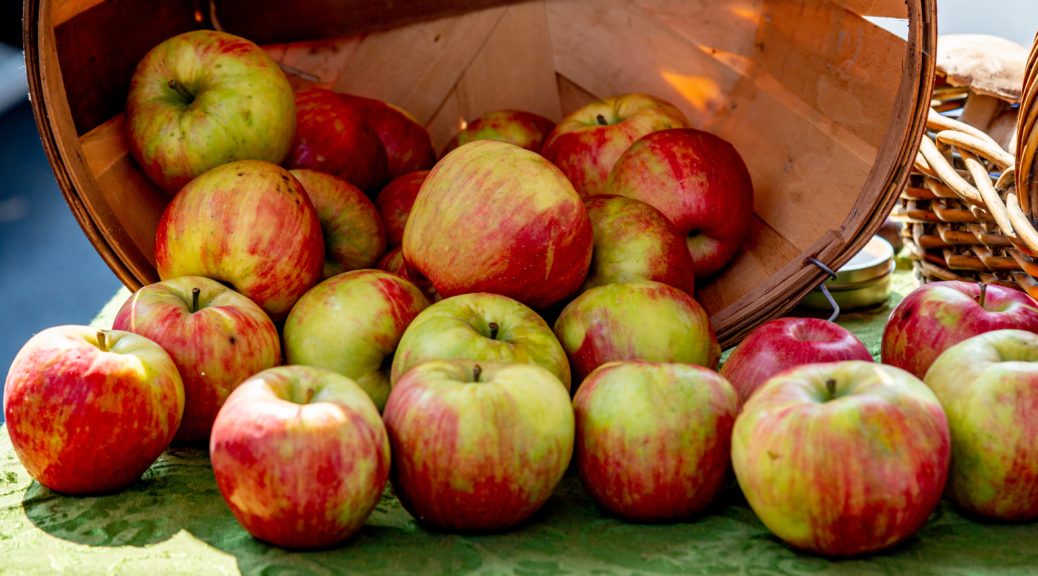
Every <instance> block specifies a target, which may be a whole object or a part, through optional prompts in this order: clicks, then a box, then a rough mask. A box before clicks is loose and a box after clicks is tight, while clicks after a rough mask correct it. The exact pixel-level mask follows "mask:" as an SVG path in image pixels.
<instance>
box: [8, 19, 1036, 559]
mask: <svg viewBox="0 0 1038 576" xmlns="http://www.w3.org/2000/svg"><path fill="white" fill-rule="evenodd" d="M125 121H126V127H127V141H128V145H129V149H130V151H131V154H132V155H133V157H134V158H135V159H136V161H137V162H138V164H139V165H140V167H141V168H142V169H143V171H144V172H145V173H146V174H147V176H148V177H149V178H150V179H151V180H152V181H153V182H154V183H155V184H157V185H158V186H160V187H161V188H163V189H165V190H166V191H168V192H169V193H170V194H171V195H172V199H171V200H170V202H169V204H168V206H167V207H166V208H165V210H164V211H163V213H162V216H161V218H160V221H159V223H158V227H157V232H156V239H155V261H156V267H157V270H158V273H159V276H160V278H161V279H162V280H161V281H160V282H157V283H155V284H152V285H149V286H145V287H143V288H141V289H140V290H138V291H137V292H136V293H135V294H133V295H132V296H131V297H130V298H129V299H128V300H127V302H126V303H125V304H124V305H123V306H122V308H121V309H120V310H119V312H118V313H117V315H116V317H115V321H114V324H113V327H112V329H111V330H94V329H90V328H87V327H73V326H64V327H56V328H52V329H49V330H46V331H44V332H41V333H40V334H38V335H36V336H34V337H33V338H32V339H31V340H30V341H29V343H27V344H26V345H25V347H24V348H23V350H22V351H21V352H20V353H19V355H18V357H17V358H16V359H15V361H14V363H13V365H12V367H11V370H10V372H9V375H8V379H7V383H6V389H5V394H4V414H5V417H6V419H7V422H8V429H9V432H10V437H11V441H12V444H13V445H14V448H15V450H16V452H17V454H18V456H19V458H20V459H21V461H22V462H23V464H24V465H25V467H26V469H27V470H28V471H29V473H30V474H31V475H32V476H33V477H34V478H35V479H37V480H38V481H39V482H40V483H41V484H43V485H45V486H48V487H49V488H51V489H53V490H56V491H58V492H63V493H68V494H92V493H104V492H113V491H117V490H121V489H123V488H125V487H127V486H128V485H130V484H132V483H133V482H134V481H136V480H137V479H138V478H139V477H140V475H141V474H142V473H143V472H144V471H145V470H146V469H147V468H148V467H149V466H150V465H151V464H152V463H153V462H154V460H155V459H156V458H157V457H158V456H159V455H160V454H161V453H162V451H164V450H165V449H166V447H167V446H168V445H169V444H170V443H171V442H173V441H180V442H184V443H207V445H208V447H209V450H210V458H211V461H212V466H213V472H214V475H215V477H216V480H217V484H218V486H219V489H220V491H221V493H222V495H223V497H224V499H225V500H226V502H227V504H228V506H229V507H230V509H231V511H232V512H233V514H234V516H235V517H236V518H237V519H238V521H239V522H240V523H241V524H242V526H243V527H244V528H245V529H246V530H248V532H249V533H251V534H252V535H254V536H255V537H257V538H259V539H261V540H264V541H267V542H270V543H273V544H276V545H280V546H284V547H289V548H314V547H325V546H331V545H335V544H336V543H339V542H341V541H343V540H345V539H347V538H349V537H350V536H351V535H352V534H354V533H355V532H356V531H357V530H358V529H359V528H360V526H361V525H362V524H363V523H364V522H365V520H366V518H367V517H368V515H369V514H370V513H371V511H372V510H373V509H374V507H375V505H376V504H377V503H378V501H379V499H380V497H381V495H382V493H383V491H384V489H385V487H386V484H387V482H390V481H391V483H392V487H393V490H394V492H395V494H396V495H397V496H398V497H399V499H400V501H401V503H402V504H403V505H404V507H405V508H406V509H407V510H408V511H409V512H410V513H411V514H412V515H413V516H414V517H415V518H417V519H418V520H419V521H420V522H422V523H424V524H426V525H429V526H434V527H438V528H441V529H446V530H450V531H459V532H480V531H500V530H506V529H509V528H512V527H515V526H517V525H519V524H520V523H522V522H524V521H525V520H527V519H528V518H529V517H530V516H531V515H532V514H533V513H534V512H535V511H536V510H537V509H539V508H540V507H541V506H542V505H544V503H545V502H546V501H547V500H548V498H549V496H550V495H551V494H552V492H553V490H554V489H555V487H556V486H557V484H558V483H559V481H560V480H561V479H562V477H563V475H564V473H565V472H566V470H567V468H568V467H569V466H570V463H571V462H573V464H574V467H575V469H576V472H577V474H578V475H579V477H580V479H581V481H582V483H583V485H584V486H585V488H586V489H587V491H588V493H589V494H590V495H591V497H592V498H593V500H594V501H595V502H596V503H598V504H599V505H600V506H601V507H602V508H603V509H605V510H607V511H608V512H609V513H611V514H614V515H616V516H618V517H620V518H623V519H627V520H632V521H643V522H661V521H677V520H683V519H688V518H691V517H694V516H695V515H697V514H699V513H701V512H702V511H703V510H704V509H705V508H706V507H707V506H708V505H709V504H710V503H711V502H713V501H715V500H716V499H717V497H718V495H719V494H720V493H721V492H722V491H724V490H725V489H726V488H727V487H728V486H729V485H730V483H731V470H732V469H733V468H734V473H735V477H736V480H737V481H738V484H739V486H740V487H741V489H742V491H743V493H744V494H745V496H746V498H747V500H748V502H749V504H750V505H751V507H752V508H753V510H754V511H755V512H756V513H757V515H758V516H759V517H760V518H761V520H762V521H763V522H764V524H765V525H766V526H767V527H768V528H769V529H771V530H772V531H773V532H775V533H776V534H777V535H779V536H780V537H781V538H782V539H784V540H785V541H787V542H788V543H790V544H791V545H793V546H795V547H798V548H801V549H805V550H811V551H815V552H818V553H822V554H830V555H847V554H860V553H865V552H870V551H875V550H879V549H882V548H885V547H888V546H890V545H892V544H894V543H896V542H899V541H901V540H904V539H905V538H908V537H910V536H911V535H912V534H914V533H915V532H916V531H918V530H919V529H920V528H921V526H922V525H923V524H924V523H925V522H926V520H927V518H929V516H930V514H931V513H932V511H933V509H934V507H935V506H936V505H937V503H938V501H939V500H940V498H941V495H942V494H943V493H944V489H945V485H946V480H947V485H948V494H949V495H950V496H951V498H952V499H953V500H954V501H955V502H956V503H957V504H960V505H962V506H963V507H965V508H966V509H968V510H971V511H974V512H977V513H980V514H986V515H990V516H994V517H1002V518H1014V519H1021V518H1033V517H1035V516H1036V515H1038V483H1036V482H1031V481H1028V482H1017V480H1018V479H1020V478H1024V477H1032V476H1033V474H1031V475H1030V476H1027V474H1028V470H1030V469H1031V468H1033V465H1032V464H1030V462H1033V460H1034V457H1035V456H1038V454H1032V452H1033V451H1034V450H1036V448H1032V447H1033V446H1035V445H1036V443H1035V442H1034V440H1036V438H1035V437H1036V436H1038V424H1035V422H1038V419H1036V417H1038V385H1032V384H1031V383H1030V382H1031V381H1032V380H1035V381H1038V377H1035V376H1030V377H1028V378H1022V377H1014V376H1011V375H1009V374H1008V373H1007V374H1005V375H1000V376H997V377H990V379H992V382H991V384H990V386H992V387H996V386H997V387H999V388H998V389H997V390H994V389H992V390H988V389H986V388H985V386H987V385H988V384H982V383H980V382H981V381H982V380H983V378H988V376H986V375H987V374H989V372H988V370H994V369H995V368H992V366H996V361H997V360H998V359H999V358H1010V357H1011V358H1018V359H1021V360H1023V359H1026V360H1030V361H1034V360H1038V336H1035V335H1034V334H1031V333H1029V332H1023V331H1019V330H1017V331H1011V330H1006V331H998V332H992V333H991V334H988V335H985V336H979V337H977V338H975V339H970V340H969V341H968V342H963V343H962V344H959V345H956V346H952V345H953V344H955V343H956V342H958V341H961V340H966V338H967V337H968V336H973V335H975V334H978V333H980V332H987V331H991V330H995V329H999V328H1022V329H1025V330H1030V331H1032V332H1033V331H1038V310H1036V305H1035V303H1034V302H1033V301H1031V300H1030V299H1029V298H1028V297H1027V296H1026V295H1024V294H1022V293H1019V292H1014V291H1010V290H1005V289H1001V288H999V287H995V286H992V287H991V288H990V289H989V290H988V291H987V293H986V296H985V295H983V294H981V295H980V296H979V297H978V296H977V295H974V294H970V293H969V290H973V289H974V288H975V287H973V286H971V285H965V284H963V285H959V284H954V285H950V286H945V285H937V284H935V285H928V286H926V287H924V288H922V289H920V290H919V291H918V292H917V293H914V294H912V295H911V296H909V297H908V298H907V299H906V300H905V301H904V302H903V303H902V304H901V305H900V306H899V307H898V308H897V309H896V310H895V311H894V313H893V315H892V316H891V319H890V321H889V322H888V325H887V333H886V334H885V335H884V342H883V348H884V349H883V357H884V358H883V359H884V361H885V362H886V363H887V364H889V365H886V364H876V363H873V362H872V355H871V354H870V353H869V351H868V350H867V349H865V347H864V346H863V345H862V344H861V342H860V341H859V340H858V339H857V338H856V337H855V336H854V335H853V334H851V333H850V332H848V331H847V330H846V329H844V328H841V327H840V326H838V325H836V324H834V323H832V322H828V321H824V320H817V319H795V318H783V319H779V320H774V321H771V322H768V323H765V324H762V325H761V326H760V327H758V328H757V329H756V330H754V331H753V332H752V333H751V334H750V335H749V336H748V337H747V338H746V339H745V340H744V341H743V342H742V343H741V344H740V345H739V347H738V348H736V350H735V351H734V352H733V353H732V354H731V356H730V357H729V359H728V360H727V361H726V362H725V364H724V366H723V367H722V368H721V370H720V372H718V371H717V370H716V369H717V366H718V363H719V359H720V349H719V346H718V343H717V340H716V338H715V336H714V334H713V331H712V329H711V326H710V323H709V318H708V316H707V314H706V312H705V311H704V310H703V308H702V307H701V306H700V305H699V304H698V303H697V302H696V300H695V298H694V294H695V292H694V283H695V280H696V279H697V278H709V277H710V276H711V275H713V274H715V273H717V272H718V271H719V270H721V269H722V268H723V267H724V266H725V265H726V264H727V263H728V262H729V261H730V259H731V258H732V257H733V256H734V254H735V253H736V252H737V251H738V250H739V247H740V245H741V243H742V241H743V239H744V237H745V235H746V233H747V230H748V227H749V223H750V219H751V217H752V204H753V193H752V187H751V184H750V177H749V173H748V171H747V169H746V166H745V164H744V163H743V161H742V159H741V158H740V157H739V155H738V153H737V152H736V151H735V148H734V147H733V146H732V145H731V144H729V143H728V142H726V141H724V140H723V139H721V138H719V137H717V136H715V135H713V134H710V133H708V132H704V131H700V130H696V129H693V128H690V127H689V126H688V122H687V120H686V119H685V117H684V116H683V115H682V113H681V112H680V111H679V110H678V109H677V108H675V107H674V106H672V105H671V104H668V103H667V102H664V101H662V100H660V99H658V98H655V97H651V96H648V95H642V94H628V95H624V96H619V97H615V98H610V99H607V100H603V101H599V102H593V103H590V104H588V105H587V106H585V107H584V108H581V109H579V110H576V111H574V112H572V113H571V114H569V115H568V116H566V117H565V118H563V119H562V121H561V122H559V123H558V124H555V123H554V122H551V121H550V120H548V119H545V118H542V117H540V116H538V115H535V114H531V113H527V112H519V111H499V112H493V113H489V114H486V115H485V116H483V117H481V118H479V119H476V120H474V121H472V122H471V123H470V124H468V125H467V126H466V127H465V128H463V129H462V130H461V131H460V132H459V133H458V134H457V136H456V137H455V138H454V139H453V140H452V141H451V142H450V143H449V144H448V145H447V146H446V148H445V150H443V151H442V152H441V154H439V155H437V154H436V152H435V151H434V149H433V146H432V143H431V141H430V138H429V134H428V132H427V131H426V130H425V128H424V127H422V126H421V125H420V124H419V123H418V122H417V121H415V120H414V119H413V118H411V117H410V116H409V115H408V114H407V113H406V112H404V111H402V110H400V109H398V108H396V107H393V106H392V105H389V104H386V103H383V102H381V101H378V100H373V99H368V98H362V97H359V96H351V95H346V94H341V93H337V92H333V91H331V90H328V89H324V88H320V87H299V88H297V89H296V90H293V88H292V87H291V85H290V84H289V82H288V80H287V79H286V77H285V75H284V74H283V73H282V71H281V70H280V69H279V68H278V66H277V65H276V64H275V63H274V62H273V61H272V60H271V59H270V57H269V56H268V55H267V54H266V53H265V52H264V51H263V50H262V49H260V48H259V47H257V46H255V45H254V44H252V43H250V42H248V41H246V40H244V39H241V38H237V37H234V36H230V35H227V34H223V33H218V32H208V31H199V32H192V33H188V34H184V35H180V36H177V37H174V38H172V39H170V40H167V41H166V42H164V43H162V44H160V45H159V46H158V47H156V48H155V49H153V50H152V51H151V52H150V53H149V54H148V55H147V56H146V57H145V58H144V59H143V60H142V61H141V63H140V64H139V66H138V68H137V71H136V73H135V74H134V77H133V80H132V83H131V86H130V92H129V95H128V99H127V108H126V120H125ZM371 198H374V201H372V200H371ZM985 297H986V301H985ZM978 300H980V302H979V303H978ZM985 307H986V309H985ZM546 318H550V319H552V320H553V322H554V324H553V325H549V323H548V321H547V320H546ZM974 319H975V320H974ZM927 338H929V339H933V341H932V342H927V341H926V339H927ZM946 348H947V349H948V350H947V352H946V353H944V354H941V352H942V351H943V350H944V349H946ZM939 354H940V358H938V355H939ZM931 363H932V364H933V368H932V369H929V365H930V364H931ZM902 368H907V369H908V371H906V370H904V369H902ZM928 369H929V372H928ZM924 375H925V377H926V384H924V383H923V382H922V381H921V380H920V378H922V377H923V376H924ZM985 382H986V381H985ZM1032 389H1033V391H1032ZM938 399H940V401H939V400H938ZM942 405H943V408H942ZM946 411H947V416H946ZM1000 448H1004V450H1002V449H1000ZM391 454H392V457H391ZM953 454H954V457H953ZM949 470H951V472H950V480H948V478H949Z"/></svg>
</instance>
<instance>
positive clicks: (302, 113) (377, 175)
mask: <svg viewBox="0 0 1038 576" xmlns="http://www.w3.org/2000/svg"><path fill="white" fill-rule="evenodd" d="M295 98H296V99H295V104H296V118H297V120H296V135H295V140H294V141H293V142H292V147H291V149H290V151H289V153H288V158H287V159H286V160H285V163H286V165H287V166H288V167H289V168H292V169H295V168H309V169H310V170H316V171H318V172H325V173H327V174H332V175H334V176H338V177H339V178H342V179H343V180H345V181H347V182H349V183H350V184H353V185H354V186H356V187H357V188H360V189H361V190H363V191H364V193H365V194H369V195H372V196H374V194H375V192H377V191H378V189H379V188H381V187H382V185H383V184H384V183H385V180H386V175H387V173H388V168H387V160H386V148H385V146H384V145H383V144H382V140H381V139H380V138H379V136H378V133H377V132H376V131H375V129H374V128H372V126H371V125H370V124H369V123H368V121H367V119H366V118H365V115H364V112H363V111H362V110H361V109H360V108H358V107H357V106H356V105H354V104H352V103H351V102H350V100H349V99H347V98H346V97H344V96H343V95H342V94H338V93H336V92H332V91H331V90H328V89H326V88H320V87H310V88H305V89H303V90H300V91H299V92H297V93H296V95H295Z"/></svg>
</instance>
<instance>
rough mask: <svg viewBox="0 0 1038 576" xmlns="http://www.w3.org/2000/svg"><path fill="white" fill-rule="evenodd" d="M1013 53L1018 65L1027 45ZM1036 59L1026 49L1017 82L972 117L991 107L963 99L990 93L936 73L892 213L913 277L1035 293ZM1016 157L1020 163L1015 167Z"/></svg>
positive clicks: (1037, 243)
mask: <svg viewBox="0 0 1038 576" xmlns="http://www.w3.org/2000/svg"><path fill="white" fill-rule="evenodd" d="M942 38H943V37H942ZM939 42H940V41H939ZM939 50H940V49H939ZM1020 51H1021V54H1020V59H1021V63H1023V62H1024V58H1025V56H1026V50H1025V49H1023V48H1020ZM1035 60H1036V52H1035V50H1034V49H1032V52H1031V54H1030V58H1029V59H1028V60H1026V69H1027V70H1028V73H1027V74H1026V77H1027V80H1024V76H1025V74H1024V69H1023V68H1022V69H1021V70H1020V71H1019V73H1018V74H1017V76H1018V77H1017V78H1016V80H1015V82H1016V83H1017V85H1016V88H1015V89H1013V90H1005V91H1003V93H1002V94H1000V95H999V97H998V99H1000V100H1001V103H1000V104H996V106H1000V107H1001V111H995V112H994V113H990V114H981V115H980V116H979V117H978V116H977V115H976V114H970V113H968V112H969V111H970V109H971V108H972V109H973V110H976V109H992V105H991V104H990V103H988V102H985V103H984V104H982V105H981V106H972V107H971V102H970V99H972V98H978V97H979V98H988V99H990V98H992V97H993V96H992V94H991V93H978V92H977V91H974V90H972V89H971V87H970V86H969V85H962V86H958V87H956V86H951V85H947V84H944V85H942V84H941V83H940V82H941V81H940V73H939V79H938V82H939V84H938V87H937V88H936V89H935V91H934V97H935V101H934V109H933V110H931V113H930V117H929V120H928V122H927V133H926V134H925V135H924V137H923V139H922V142H921V145H920V149H919V155H918V157H917V160H916V165H915V169H914V170H913V174H912V177H911V180H910V183H909V186H908V187H907V188H906V189H905V191H904V193H903V194H902V198H901V201H900V205H899V210H898V212H899V214H900V216H901V217H902V218H903V219H904V220H905V221H906V222H907V226H906V227H905V229H904V232H903V234H904V236H905V244H906V246H908V248H909V254H910V256H911V258H912V259H913V263H914V267H915V270H916V272H917V276H918V277H919V279H920V281H922V282H930V281H936V280H965V281H979V282H985V283H989V284H1001V285H1005V286H1011V287H1014V288H1018V289H1021V290H1024V291H1026V292H1028V293H1029V294H1031V295H1032V296H1034V297H1038V258H1036V256H1038V232H1036V231H1035V228H1034V225H1033V222H1034V221H1035V219H1036V217H1038V197H1036V196H1035V192H1036V191H1038V190H1036V189H1035V187H1034V185H1033V180H1034V179H1033V175H1034V174H1033V173H1034V170H1035V166H1034V165H1033V156H1034V150H1035V147H1036V145H1038V142H1036V136H1038V135H1036V134H1035V131H1034V130H1033V125H1034V116H1035V114H1036V113H1038V109H1035V108H1034V107H1033V100H1034V98H1035V94H1034V92H1035V90H1036V87H1035V79H1034V76H1035V67H1036V62H1035ZM1021 87H1022V88H1023V89H1022V90H1021ZM1017 103H1019V107H1018V108H1017V106H1016V104H1017ZM1003 114H1005V115H1011V117H1012V120H1013V123H1012V125H1013V126H1014V130H1013V132H1012V133H1011V134H1009V136H1011V137H1010V138H1007V135H1006V133H1005V129H1004V128H1003V127H1002V124H1003V123H1002V122H1000V121H997V119H998V118H999V117H1001V116H1003ZM956 116H961V117H962V120H969V121H970V123H967V122H966V121H960V120H956V119H955V118H954V117H956ZM1017 116H1019V121H1017ZM1006 148H1009V150H1007V149H1006ZM1010 150H1011V151H1010ZM1017 158H1020V159H1023V160H1024V162H1021V163H1019V164H1017V161H1016V159H1017Z"/></svg>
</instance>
